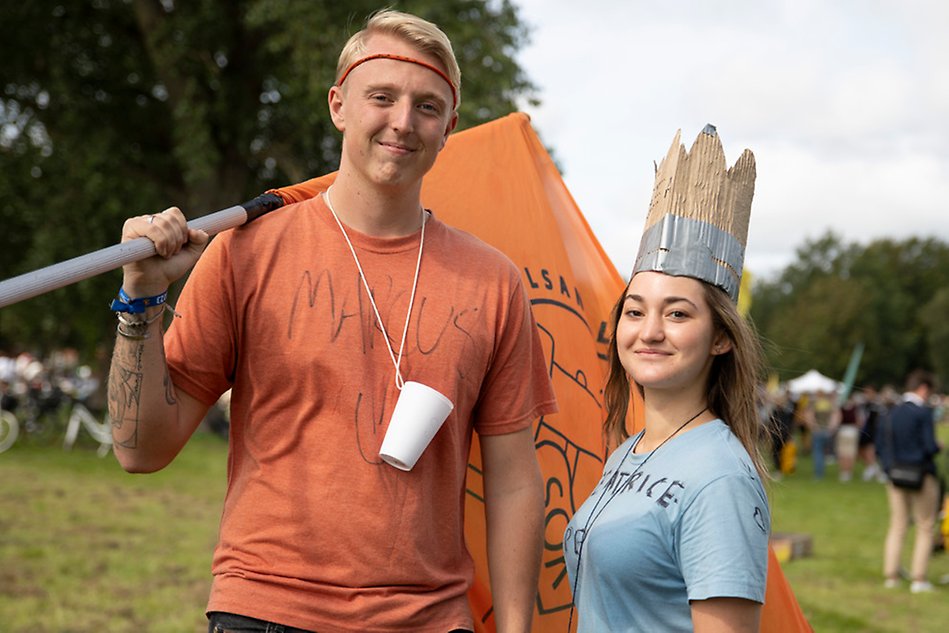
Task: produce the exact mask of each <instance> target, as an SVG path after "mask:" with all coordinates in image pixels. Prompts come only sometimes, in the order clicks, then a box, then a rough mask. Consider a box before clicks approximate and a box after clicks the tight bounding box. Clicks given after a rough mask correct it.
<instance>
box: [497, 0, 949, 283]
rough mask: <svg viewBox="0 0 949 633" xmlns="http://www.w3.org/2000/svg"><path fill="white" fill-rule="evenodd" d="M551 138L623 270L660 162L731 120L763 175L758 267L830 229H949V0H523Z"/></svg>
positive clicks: (758, 194)
mask: <svg viewBox="0 0 949 633" xmlns="http://www.w3.org/2000/svg"><path fill="white" fill-rule="evenodd" d="M513 2H514V4H515V5H517V6H519V7H520V11H521V19H522V20H523V21H524V22H525V23H527V24H528V25H529V26H530V27H531V42H530V44H529V45H528V46H526V47H525V48H524V49H523V50H522V51H521V53H520V55H519V61H520V63H521V64H522V66H523V67H524V69H525V70H526V72H527V74H528V76H529V77H530V78H531V79H532V80H533V81H534V82H535V83H536V84H537V86H538V88H539V95H538V96H539V97H540V98H541V99H542V101H543V103H542V105H541V106H540V107H536V108H535V107H531V106H529V105H526V104H524V105H523V106H522V109H523V111H525V112H527V113H528V114H530V116H531V120H532V122H533V125H534V128H535V129H536V130H537V131H538V132H539V133H540V135H541V137H542V139H543V141H544V142H545V143H546V144H547V145H548V147H552V148H553V149H554V152H555V156H556V158H557V160H558V162H559V164H560V166H561V167H562V169H563V171H564V178H565V180H566V183H567V187H568V188H569V189H570V192H571V193H572V194H573V196H574V198H575V199H576V201H577V203H578V204H579V206H580V209H581V210H582V211H583V214H584V215H585V216H586V218H587V221H588V222H589V223H590V225H591V226H592V228H593V231H594V233H595V234H596V236H597V238H598V239H599V241H600V242H601V244H602V245H603V247H604V248H605V249H606V251H607V253H608V254H609V255H610V257H611V258H612V260H613V263H614V264H615V265H616V266H617V268H618V269H619V271H620V273H622V274H624V275H626V274H628V273H629V271H630V269H631V268H632V264H633V259H634V258H635V255H636V249H637V247H638V244H639V238H640V236H641V234H642V226H643V222H644V220H645V217H646V212H647V210H648V203H649V197H650V194H651V191H652V184H653V175H654V172H653V161H657V162H658V161H659V160H661V158H662V157H663V156H665V154H666V151H667V150H668V149H669V145H670V144H671V142H672V138H673V136H674V135H675V132H676V130H677V129H681V130H682V140H683V142H684V143H685V144H686V147H687V148H688V147H691V145H692V142H693V141H694V139H695V137H696V136H697V135H698V133H699V132H700V131H701V129H702V127H703V126H704V125H705V123H712V124H714V125H716V126H717V127H718V131H719V135H720V136H721V139H722V143H723V145H724V148H725V155H726V158H727V160H728V163H729V165H731V164H732V163H734V161H735V160H737V159H738V156H739V155H740V154H741V151H742V150H743V149H744V148H749V149H751V150H752V151H753V152H754V154H755V159H756V162H757V166H758V177H757V182H756V187H755V198H754V203H753V205H752V217H751V226H750V229H749V236H748V248H747V251H746V255H745V267H746V269H747V270H750V271H751V272H752V273H753V274H755V275H756V276H758V278H761V277H762V276H764V277H768V276H771V275H773V274H774V273H775V272H778V271H779V270H780V269H782V268H783V267H784V266H786V265H787V264H789V263H790V262H791V261H793V259H794V253H795V249H796V248H798V247H799V246H801V245H802V244H803V243H804V241H805V240H806V239H809V238H816V237H818V236H820V235H822V234H823V233H824V232H825V231H827V230H828V229H831V230H834V231H835V232H837V233H838V234H840V235H842V236H843V238H844V239H845V240H846V241H847V242H858V243H860V244H866V243H868V242H869V241H871V240H873V239H876V238H883V237H892V238H896V239H902V238H905V237H909V236H912V235H916V236H921V237H930V236H934V237H938V238H939V239H941V240H943V241H947V242H949V202H947V201H949V2H946V1H944V0H732V1H725V0H704V1H703V0H681V1H679V0H664V1H658V0H585V1H583V2H578V1H577V0H513Z"/></svg>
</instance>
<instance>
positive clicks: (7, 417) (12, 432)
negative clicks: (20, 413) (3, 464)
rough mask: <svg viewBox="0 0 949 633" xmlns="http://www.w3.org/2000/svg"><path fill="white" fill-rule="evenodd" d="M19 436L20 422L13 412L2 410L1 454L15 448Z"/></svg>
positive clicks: (0, 418)
mask: <svg viewBox="0 0 949 633" xmlns="http://www.w3.org/2000/svg"><path fill="white" fill-rule="evenodd" d="M19 435H20V422H19V420H17V419H16V416H15V415H13V413H12V412H11V411H7V410H5V409H0V453H2V452H4V451H5V450H7V449H8V448H10V447H11V446H13V443H14V442H16V438H17V437H18V436H19Z"/></svg>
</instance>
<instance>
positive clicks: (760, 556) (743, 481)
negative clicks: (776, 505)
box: [677, 474, 771, 603]
mask: <svg viewBox="0 0 949 633" xmlns="http://www.w3.org/2000/svg"><path fill="white" fill-rule="evenodd" d="M770 525H771V517H770V512H769V510H768V503H767V499H766V497H765V496H764V493H763V491H762V489H761V486H760V484H759V483H758V481H757V480H756V479H754V478H752V477H750V476H747V475H737V474H736V475H727V476H723V477H720V478H718V479H716V480H715V481H713V482H711V483H710V484H708V485H707V486H706V487H705V488H703V489H702V490H701V491H700V492H699V494H697V495H696V497H695V499H694V501H693V502H692V503H691V504H690V505H689V507H688V508H687V509H686V510H685V511H684V512H683V515H682V517H681V520H680V522H679V526H678V529H677V550H678V556H679V559H680V568H681V569H682V575H683V578H684V579H685V583H686V587H687V591H688V595H689V600H705V599H708V598H725V597H727V598H745V599H747V600H753V601H755V602H759V603H764V596H765V583H766V580H767V574H768V536H769V532H770Z"/></svg>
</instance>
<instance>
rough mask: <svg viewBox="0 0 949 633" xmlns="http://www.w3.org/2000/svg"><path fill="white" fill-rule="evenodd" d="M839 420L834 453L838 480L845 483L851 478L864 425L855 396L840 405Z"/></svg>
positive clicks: (848, 397)
mask: <svg viewBox="0 0 949 633" xmlns="http://www.w3.org/2000/svg"><path fill="white" fill-rule="evenodd" d="M839 419H840V423H839V425H838V427H837V433H836V435H835V437H834V453H835V454H836V455H837V467H838V469H839V470H838V478H839V479H840V481H842V482H845V483H846V482H849V481H850V480H851V479H852V478H853V468H854V465H855V464H856V462H857V452H858V449H859V444H860V429H861V428H862V427H863V423H864V420H863V410H862V409H861V408H860V407H859V406H858V402H857V397H856V395H855V394H853V393H851V394H850V395H848V396H847V399H846V400H845V401H844V403H843V404H842V405H841V407H840V416H839Z"/></svg>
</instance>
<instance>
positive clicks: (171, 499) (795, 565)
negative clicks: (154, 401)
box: [0, 427, 949, 633]
mask: <svg viewBox="0 0 949 633" xmlns="http://www.w3.org/2000/svg"><path fill="white" fill-rule="evenodd" d="M941 431H942V434H943V436H944V438H945V436H946V432H947V431H949V428H945V427H944V428H943V429H941ZM225 456H226V446H225V444H224V442H223V441H222V440H220V439H218V438H216V437H214V436H211V435H208V434H201V433H199V434H198V435H196V436H195V438H194V439H193V440H192V441H191V442H190V443H189V445H188V446H187V447H186V449H185V450H184V452H183V453H182V454H181V455H180V456H179V457H178V459H176V460H175V462H174V463H173V464H172V465H171V466H170V467H168V468H167V469H165V470H164V471H162V472H160V473H157V474H153V475H128V474H126V473H124V472H123V471H122V470H121V469H120V468H119V466H118V464H117V463H116V462H115V459H114V458H113V457H112V456H111V455H110V456H108V457H106V458H104V459H99V458H98V457H96V455H95V452H94V450H93V449H92V448H91V446H88V445H86V446H84V447H77V449H76V450H74V451H73V452H71V453H65V452H63V451H62V450H60V449H59V448H58V447H56V446H42V445H37V444H35V443H31V442H29V441H20V442H18V444H17V445H16V446H14V447H13V448H12V449H11V450H10V451H8V452H7V453H4V454H2V455H0V629H2V630H3V631H10V632H12V633H19V632H27V631H28V632H30V633H44V632H48V633H64V632H70V633H84V632H93V631H95V632H101V631H107V632H109V633H116V632H117V633H123V632H125V631H129V632H131V631H140V632H155V633H176V632H179V631H180V632H182V633H191V632H195V631H204V630H206V625H205V620H204V616H203V610H204V606H205V601H206V600H207V593H208V588H209V586H210V571H209V570H210V560H211V551H212V548H213V545H214V541H215V536H216V532H217V522H218V518H219V515H220V509H221V502H222V499H223V492H224V485H225ZM798 466H799V469H798V472H797V473H795V474H794V475H791V476H789V477H785V478H784V479H783V480H782V481H778V482H774V483H773V484H772V488H771V493H772V499H773V515H774V530H775V531H776V532H796V533H804V534H808V535H810V536H811V538H812V542H813V553H812V555H811V556H810V557H807V558H800V559H796V560H792V561H789V562H787V563H786V564H785V565H784V566H783V569H784V572H785V574H786V575H787V577H788V579H789V581H790V583H791V586H792V587H793V589H794V592H795V594H796V596H797V598H798V600H799V602H800V603H801V606H802V608H803V610H804V613H805V614H806V616H807V617H808V619H809V621H810V622H811V624H812V626H813V627H814V630H815V631H818V632H819V633H833V632H838V631H839V632H841V633H844V632H846V633H853V632H866V633H907V632H914V633H916V632H919V633H925V632H930V631H931V632H936V631H945V630H946V626H947V625H946V623H947V622H949V586H940V587H937V589H936V591H935V592H934V593H932V594H921V595H911V594H910V593H909V590H908V587H903V588H900V589H893V590H887V589H884V588H883V586H882V579H881V559H882V551H883V537H884V534H885V532H886V522H887V507H886V498H885V493H884V489H883V486H882V485H880V484H877V483H865V482H862V481H854V482H851V483H849V484H842V483H839V482H838V481H837V479H836V469H835V468H834V467H833V466H831V467H830V468H829V471H828V473H827V478H826V479H825V480H824V481H820V482H816V481H814V480H813V479H812V477H811V475H810V470H809V467H810V464H809V460H808V459H807V458H806V457H805V458H802V459H800V460H799V462H798ZM909 546H910V543H909V542H908V543H907V548H906V553H907V556H908V553H909ZM907 560H908V558H907ZM945 574H949V555H947V554H945V553H941V554H937V555H936V556H934V558H933V561H932V564H931V567H930V577H931V579H933V580H935V579H938V578H939V577H940V576H942V575H945Z"/></svg>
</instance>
